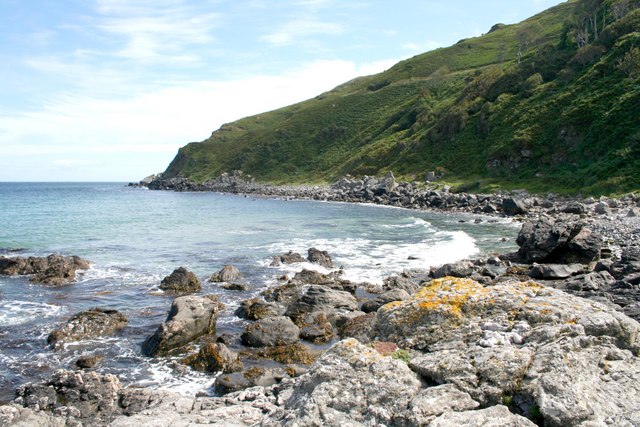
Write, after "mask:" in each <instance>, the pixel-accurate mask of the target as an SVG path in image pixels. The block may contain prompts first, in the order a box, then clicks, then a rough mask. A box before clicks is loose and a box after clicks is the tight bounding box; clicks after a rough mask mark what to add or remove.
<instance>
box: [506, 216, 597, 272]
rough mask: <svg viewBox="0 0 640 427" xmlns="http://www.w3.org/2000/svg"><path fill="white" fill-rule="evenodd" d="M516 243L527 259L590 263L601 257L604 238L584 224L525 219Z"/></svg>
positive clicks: (520, 254) (521, 254)
mask: <svg viewBox="0 0 640 427" xmlns="http://www.w3.org/2000/svg"><path fill="white" fill-rule="evenodd" d="M516 243H517V244H518V246H520V249H519V250H518V255H519V256H520V258H521V259H522V260H524V261H525V262H528V263H533V262H538V263H560V264H571V263H580V264H588V263H590V262H592V261H596V260H598V258H599V257H600V249H601V248H602V244H603V239H602V236H600V235H599V234H597V233H594V232H592V231H591V230H590V229H588V228H586V227H584V226H583V225H582V224H577V223H576V224H567V223H563V222H560V221H552V220H548V219H542V220H539V221H537V222H532V221H529V222H526V223H524V224H523V225H522V228H521V230H520V233H519V234H518V238H517V239H516Z"/></svg>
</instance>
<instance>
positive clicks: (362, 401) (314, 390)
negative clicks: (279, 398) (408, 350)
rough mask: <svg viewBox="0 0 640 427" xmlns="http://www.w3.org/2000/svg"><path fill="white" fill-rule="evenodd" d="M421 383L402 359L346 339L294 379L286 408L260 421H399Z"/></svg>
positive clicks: (277, 423) (340, 423) (274, 423)
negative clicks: (399, 416)
mask: <svg viewBox="0 0 640 427" xmlns="http://www.w3.org/2000/svg"><path fill="white" fill-rule="evenodd" d="M421 387H422V383H421V380H420V378H419V376H418V375H417V374H415V373H414V372H412V371H411V370H410V369H409V368H408V367H407V365H406V364H405V363H404V362H401V361H400V360H396V359H393V358H391V357H383V356H381V355H380V354H379V353H378V352H377V351H375V350H374V349H372V348H370V347H366V346H364V345H362V344H360V343H358V341H356V340H354V339H346V340H344V341H340V342H339V343H337V344H335V345H334V346H333V347H331V349H329V350H328V351H327V352H325V353H324V354H323V355H322V357H320V359H318V361H317V362H316V363H315V364H314V365H313V366H312V367H311V369H310V370H309V371H308V372H307V373H306V374H305V375H303V376H301V377H299V378H298V379H296V381H295V382H294V383H293V387H292V389H291V390H290V391H288V392H287V393H286V398H285V399H284V402H283V409H282V410H281V411H276V412H274V413H272V414H270V415H267V417H266V418H265V419H264V420H263V421H262V424H261V425H263V426H296V425H316V426H320V425H322V426H345V425H352V426H356V425H357V426H364V425H395V421H396V417H398V415H399V414H403V413H404V412H405V411H406V410H407V408H408V405H409V402H410V401H411V400H412V398H413V397H414V396H415V395H416V394H417V393H418V392H419V390H420V389H421Z"/></svg>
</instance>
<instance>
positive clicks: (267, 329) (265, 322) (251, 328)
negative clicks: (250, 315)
mask: <svg viewBox="0 0 640 427" xmlns="http://www.w3.org/2000/svg"><path fill="white" fill-rule="evenodd" d="M299 336H300V329H299V328H298V327H297V326H296V325H295V324H294V323H293V322H292V321H291V319H289V318H288V317H284V316H278V317H267V318H264V319H260V320H258V321H257V322H255V323H250V324H249V325H247V327H246V329H245V331H244V333H243V334H242V342H243V344H244V345H246V346H249V347H275V346H280V345H287V344H293V343H295V342H297V341H298V339H299Z"/></svg>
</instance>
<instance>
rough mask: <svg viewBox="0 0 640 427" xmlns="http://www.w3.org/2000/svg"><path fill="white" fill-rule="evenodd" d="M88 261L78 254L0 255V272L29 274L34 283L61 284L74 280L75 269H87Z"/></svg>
mask: <svg viewBox="0 0 640 427" xmlns="http://www.w3.org/2000/svg"><path fill="white" fill-rule="evenodd" d="M89 268H90V263H89V261H87V260H84V259H82V258H80V257H78V256H69V257H66V256H62V255H56V254H51V255H49V256H47V257H28V258H23V257H12V258H6V257H4V256H0V274H3V275H9V276H15V275H31V278H30V280H31V281H32V282H34V283H43V284H45V285H52V286H61V285H65V284H68V283H71V282H72V281H74V280H75V277H76V272H77V270H87V269H89Z"/></svg>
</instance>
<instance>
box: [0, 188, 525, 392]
mask: <svg viewBox="0 0 640 427" xmlns="http://www.w3.org/2000/svg"><path fill="white" fill-rule="evenodd" d="M475 219H480V220H482V222H481V223H479V224H476V223H474V220H475ZM461 221H464V222H461ZM516 233H517V228H516V226H515V225H514V224H512V223H510V222H508V221H503V220H499V221H496V220H495V219H491V218H488V217H479V216H472V215H443V214H435V213H428V212H420V211H410V210H405V209H395V208H385V207H379V206H372V205H354V204H343V203H323V202H313V201H285V200H273V199H262V198H255V197H244V196H235V195H223V194H216V193H174V192H162V191H148V190H144V189H133V188H128V187H126V186H124V185H123V184H120V183H115V184H110V183H109V184H107V183H98V184H91V183H0V255H2V254H4V255H6V256H13V255H21V256H30V255H38V256H42V255H48V254H50V253H60V254H63V255H79V256H81V257H83V258H85V259H88V260H90V261H91V262H92V267H91V269H90V270H88V271H86V272H83V273H81V274H80V275H79V276H78V280H77V282H76V283H74V284H71V285H68V286H64V287H60V288H52V287H47V286H44V285H39V284H32V283H30V282H29V281H28V278H26V277H5V276H0V401H4V400H7V399H9V398H11V396H12V395H13V390H14V388H15V387H16V386H17V385H19V384H21V383H24V382H26V381H34V380H38V379H41V378H44V377H46V376H48V375H49V374H50V373H51V371H52V370H54V369H58V368H71V367H72V366H73V362H74V361H75V360H76V359H77V357H78V356H80V355H82V354H89V353H97V354H101V355H105V356H107V357H105V361H104V362H103V363H102V364H101V365H100V368H98V371H99V372H103V373H107V372H108V373H114V374H116V375H119V376H120V378H121V380H122V381H123V382H125V383H134V384H137V385H147V386H155V387H162V388H169V389H173V390H177V391H183V392H187V393H193V392H197V391H203V390H204V391H206V390H207V388H208V387H209V386H210V385H211V383H212V382H213V378H212V377H210V376H207V375H204V374H200V373H196V372H192V371H190V370H188V369H184V368H181V367H179V365H178V364H177V363H176V361H175V360H171V359H164V360H155V359H149V358H145V357H142V356H140V344H141V343H142V341H144V339H145V338H146V337H147V336H148V335H150V334H151V333H153V331H154V330H155V329H156V328H157V326H158V324H159V323H161V322H162V321H163V320H164V318H165V317H166V313H167V310H168V308H169V305H170V303H171V300H172V298H171V297H170V296H167V295H164V294H163V293H162V292H161V291H159V290H158V285H159V284H160V281H161V280H162V278H163V277H164V276H166V275H168V274H170V273H171V271H173V269H175V268H177V267H179V266H184V267H186V268H188V269H190V270H191V271H193V272H194V273H196V275H197V276H198V277H199V278H200V279H201V280H202V281H203V291H202V293H218V294H220V295H221V297H222V300H223V301H224V302H225V303H226V304H227V305H228V309H227V310H226V311H225V312H224V313H223V314H222V315H221V318H220V319H219V322H218V330H219V332H230V333H238V332H239V331H241V330H242V328H243V327H244V321H242V320H240V319H238V318H236V317H235V316H234V315H233V312H234V310H235V308H236V307H237V306H238V303H239V302H240V301H241V300H243V299H247V298H250V297H252V296H255V295H256V294H257V293H259V292H260V291H261V290H263V289H264V288H265V287H269V286H273V285H274V284H275V283H276V278H277V277H280V276H282V275H283V274H292V273H294V272H295V271H299V270H301V269H302V267H303V266H302V265H293V266H286V267H282V268H275V267H270V266H269V264H270V261H271V257H272V256H274V255H278V254H282V253H285V252H287V251H289V250H294V251H298V252H300V253H302V254H305V255H306V250H307V249H308V248H309V247H317V248H319V249H322V250H327V251H328V252H329V253H330V254H331V255H332V257H333V258H334V262H335V264H336V265H339V266H342V267H344V269H345V276H346V278H348V279H351V280H354V281H357V282H363V281H369V282H378V283H379V282H381V280H382V278H384V277H386V276H388V275H390V274H393V273H398V272H401V271H402V270H404V269H427V268H429V267H430V266H432V265H439V264H442V263H445V262H452V261H455V260H457V259H461V258H465V257H470V256H473V255H477V254H481V253H487V252H505V251H508V250H512V249H513V248H514V243H513V242H514V238H515V235H516ZM503 238H507V241H502V240H503ZM409 257H411V258H416V259H411V260H410V259H408V258H409ZM225 264H233V265H235V266H237V267H238V268H239V269H240V270H241V271H242V273H243V274H244V276H245V278H246V281H248V282H249V283H250V284H251V285H252V286H253V290H252V291H247V292H240V293H239V292H232V291H225V290H223V289H221V288H219V287H218V286H217V285H216V284H213V283H208V282H206V278H208V277H209V276H210V275H211V274H212V273H214V272H216V271H218V270H219V269H220V268H222V266H223V265H225ZM304 267H311V265H304ZM314 268H317V269H320V268H319V267H314ZM95 306H100V307H110V308H115V309H118V310H120V311H122V312H124V313H125V314H126V315H127V316H128V318H129V326H128V327H127V328H126V329H125V330H123V331H122V333H121V334H120V335H119V336H117V337H113V338H105V339H100V340H95V341H91V342H82V343H77V344H73V345H68V346H67V347H66V348H64V349H63V350H62V351H59V352H55V353H54V352H52V351H51V350H50V349H49V348H47V346H46V337H47V335H48V334H49V332H51V330H53V329H54V328H55V327H57V326H58V325H60V324H62V323H63V322H64V321H65V320H66V319H68V318H69V317H70V316H71V315H73V314H74V313H77V312H79V311H82V310H86V309H88V308H91V307H95Z"/></svg>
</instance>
